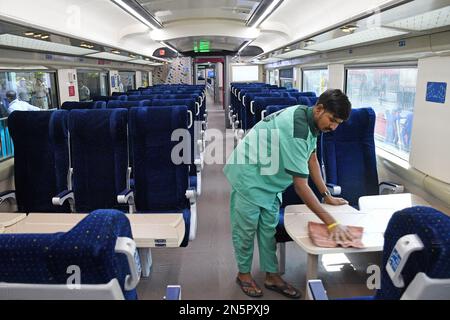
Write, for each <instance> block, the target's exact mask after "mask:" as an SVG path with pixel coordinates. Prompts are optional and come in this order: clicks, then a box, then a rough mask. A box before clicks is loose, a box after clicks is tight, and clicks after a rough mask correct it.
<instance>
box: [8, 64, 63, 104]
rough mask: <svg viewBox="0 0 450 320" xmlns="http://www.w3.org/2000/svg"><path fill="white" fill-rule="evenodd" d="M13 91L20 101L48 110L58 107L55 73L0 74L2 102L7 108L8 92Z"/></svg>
mask: <svg viewBox="0 0 450 320" xmlns="http://www.w3.org/2000/svg"><path fill="white" fill-rule="evenodd" d="M9 90H12V91H14V92H15V93H16V96H17V98H18V99H19V100H21V101H24V102H27V103H29V104H31V105H33V106H35V107H38V108H41V109H44V110H48V109H52V108H56V107H57V96H56V80H55V73H53V72H43V71H31V72H30V71H27V72H9V71H5V72H0V100H2V106H3V107H4V108H5V107H6V102H5V101H4V99H5V98H6V92H7V91H9Z"/></svg>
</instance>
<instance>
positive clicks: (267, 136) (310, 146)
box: [224, 106, 319, 273]
mask: <svg viewBox="0 0 450 320" xmlns="http://www.w3.org/2000/svg"><path fill="white" fill-rule="evenodd" d="M312 112H313V109H312V108H308V107H306V106H293V107H289V108H286V109H283V110H281V111H279V112H276V113H274V114H271V115H270V116H268V117H266V118H264V119H263V120H262V121H260V122H259V123H258V124H256V126H255V127H253V129H252V130H250V132H248V134H247V135H246V136H245V138H244V139H243V140H242V141H241V142H240V143H239V145H238V146H237V147H236V149H235V150H234V151H233V153H232V155H231V156H230V158H229V159H228V162H227V164H226V165H225V168H224V173H225V176H226V177H227V179H228V181H229V183H230V184H231V186H232V193H231V203H230V210H231V225H232V236H233V244H234V248H235V254H236V258H237V261H238V267H239V271H240V272H242V273H247V272H250V270H251V262H252V257H253V241H254V235H255V233H257V236H258V242H259V247H260V267H261V269H262V270H263V271H267V272H278V265H277V259H276V243H275V238H274V235H275V227H276V225H277V224H278V210H279V203H280V202H281V192H283V191H284V190H285V189H286V188H287V187H288V186H289V185H290V184H292V179H293V176H299V177H303V178H307V177H308V175H309V169H308V161H309V158H310V156H311V154H312V153H313V152H314V150H315V149H316V143H317V135H318V134H319V130H318V129H317V128H316V126H315V124H314V120H313V114H312ZM277 196H278V198H279V201H278V199H277ZM262 250H263V251H264V252H262Z"/></svg>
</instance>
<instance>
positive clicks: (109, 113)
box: [69, 109, 128, 212]
mask: <svg viewBox="0 0 450 320" xmlns="http://www.w3.org/2000/svg"><path fill="white" fill-rule="evenodd" d="M127 116H128V111H127V109H102V110H72V111H71V112H70V114H69V130H70V133H71V141H72V167H73V191H74V194H75V206H76V210H77V211H78V212H88V211H91V210H95V209H99V208H118V207H119V206H118V204H117V200H116V199H117V195H118V194H119V193H120V192H122V191H123V190H125V188H126V173H127V168H128V145H127Z"/></svg>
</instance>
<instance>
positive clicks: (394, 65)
mask: <svg viewBox="0 0 450 320" xmlns="http://www.w3.org/2000/svg"><path fill="white" fill-rule="evenodd" d="M411 68H415V69H417V71H419V70H418V69H419V68H418V61H402V62H386V63H374V64H349V65H345V66H344V93H345V94H346V95H347V91H348V71H349V70H357V69H358V70H361V69H362V70H364V69H366V70H370V69H411ZM416 81H417V80H416ZM416 92H417V85H416ZM414 107H415V106H414ZM374 111H375V110H374ZM413 113H414V111H413ZM374 140H375V151H376V153H377V155H380V156H382V157H383V158H386V157H384V156H383V154H389V157H390V158H392V157H395V158H396V159H398V161H401V162H404V163H408V164H409V163H410V156H411V150H410V151H409V152H408V159H405V158H403V157H401V156H400V155H398V154H395V153H393V152H392V151H390V150H387V149H385V148H382V147H380V146H378V145H377V143H376V139H374Z"/></svg>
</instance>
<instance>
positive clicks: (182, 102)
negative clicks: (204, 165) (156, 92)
mask: <svg viewBox="0 0 450 320" xmlns="http://www.w3.org/2000/svg"><path fill="white" fill-rule="evenodd" d="M152 106H187V108H188V110H189V111H191V112H192V116H193V121H196V120H199V119H198V118H197V117H196V115H195V113H196V106H195V99H167V100H162V99H154V100H152ZM195 129H196V128H195V124H193V125H192V126H191V127H190V128H188V130H189V133H190V134H191V164H192V165H191V166H190V167H189V174H190V175H191V176H195V175H196V174H197V168H196V167H195V165H194V161H195V152H194V150H195V148H196V140H198V139H199V137H198V135H197V132H196V130H195Z"/></svg>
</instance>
